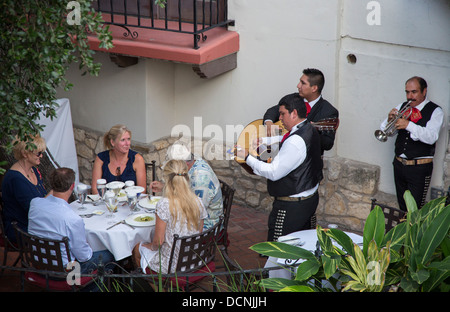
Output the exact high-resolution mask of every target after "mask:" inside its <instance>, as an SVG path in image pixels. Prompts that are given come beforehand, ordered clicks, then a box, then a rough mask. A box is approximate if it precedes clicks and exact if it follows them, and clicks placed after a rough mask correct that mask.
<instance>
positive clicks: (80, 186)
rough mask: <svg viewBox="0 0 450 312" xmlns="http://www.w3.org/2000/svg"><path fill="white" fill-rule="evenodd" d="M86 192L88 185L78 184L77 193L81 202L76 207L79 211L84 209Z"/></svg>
mask: <svg viewBox="0 0 450 312" xmlns="http://www.w3.org/2000/svg"><path fill="white" fill-rule="evenodd" d="M87 193H88V187H87V185H86V184H78V186H77V195H78V200H79V201H80V203H81V206H80V207H79V208H78V210H80V211H84V210H86V207H84V203H85V202H86V197H87Z"/></svg>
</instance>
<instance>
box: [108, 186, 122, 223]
mask: <svg viewBox="0 0 450 312" xmlns="http://www.w3.org/2000/svg"><path fill="white" fill-rule="evenodd" d="M105 204H106V208H108V211H109V214H108V215H107V216H106V218H108V219H110V221H109V222H108V224H113V223H114V221H113V219H114V218H115V217H114V214H113V213H114V212H116V211H117V206H118V204H119V199H118V198H117V196H115V195H114V193H110V192H106V194H105Z"/></svg>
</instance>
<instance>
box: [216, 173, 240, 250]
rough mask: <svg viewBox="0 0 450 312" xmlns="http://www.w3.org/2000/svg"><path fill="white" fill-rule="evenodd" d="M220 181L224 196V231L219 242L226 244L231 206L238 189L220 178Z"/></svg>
mask: <svg viewBox="0 0 450 312" xmlns="http://www.w3.org/2000/svg"><path fill="white" fill-rule="evenodd" d="M219 182H220V189H221V191H222V198H223V227H222V228H223V231H221V232H220V236H221V237H219V238H218V239H217V242H218V243H219V244H226V242H227V239H228V221H229V220H230V215H231V206H232V205H233V197H234V192H235V191H236V190H235V189H234V188H232V187H231V186H229V185H228V184H227V183H225V182H224V181H222V180H220V179H219Z"/></svg>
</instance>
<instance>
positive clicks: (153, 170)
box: [145, 160, 156, 195]
mask: <svg viewBox="0 0 450 312" xmlns="http://www.w3.org/2000/svg"><path fill="white" fill-rule="evenodd" d="M149 168H150V169H151V171H152V182H153V181H156V161H155V160H152V161H151V162H150V163H145V169H146V171H147V176H148V169H149ZM148 191H150V190H148ZM148 191H147V192H148ZM152 193H153V194H152V195H155V192H152Z"/></svg>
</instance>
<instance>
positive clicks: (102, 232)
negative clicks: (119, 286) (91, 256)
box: [70, 201, 155, 261]
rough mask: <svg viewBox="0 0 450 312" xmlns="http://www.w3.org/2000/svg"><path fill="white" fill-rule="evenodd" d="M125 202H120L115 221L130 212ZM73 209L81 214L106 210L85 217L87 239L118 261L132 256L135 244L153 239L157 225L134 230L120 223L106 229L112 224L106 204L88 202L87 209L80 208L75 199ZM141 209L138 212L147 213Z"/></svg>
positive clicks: (91, 244)
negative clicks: (99, 213)
mask: <svg viewBox="0 0 450 312" xmlns="http://www.w3.org/2000/svg"><path fill="white" fill-rule="evenodd" d="M122 204H123V202H120V203H119V206H118V211H117V212H115V213H114V216H115V218H114V221H115V222H119V221H121V220H125V219H126V218H127V217H128V215H129V214H130V212H131V211H130V208H129V207H128V205H127V204H126V205H125V206H122ZM70 206H71V207H72V209H73V210H74V211H75V212H76V213H77V214H79V215H83V214H88V213H91V212H93V211H95V210H104V211H105V213H104V214H102V215H94V216H92V217H90V218H83V221H84V224H85V228H86V239H87V242H88V243H89V245H90V246H91V248H92V250H93V251H99V250H105V249H108V250H109V251H110V252H111V253H112V254H113V255H114V258H115V259H116V261H118V260H121V259H124V258H127V257H129V256H131V252H132V250H133V248H134V246H135V245H136V244H138V243H140V242H149V241H151V239H152V237H153V233H154V229H155V226H145V227H135V229H134V230H133V229H132V228H131V227H129V226H128V225H126V224H119V225H116V226H115V227H113V228H111V229H109V230H106V229H107V228H108V227H110V226H111V225H109V224H108V221H109V219H107V218H106V216H107V215H108V213H109V212H108V209H107V208H106V206H105V204H100V205H98V206H94V205H93V204H91V203H86V204H85V207H86V208H87V209H86V210H78V208H79V207H80V203H78V201H74V202H72V203H71V204H70ZM145 212H146V211H144V210H141V211H139V212H137V213H145Z"/></svg>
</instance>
